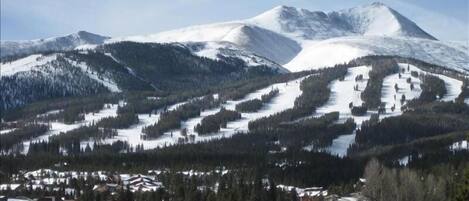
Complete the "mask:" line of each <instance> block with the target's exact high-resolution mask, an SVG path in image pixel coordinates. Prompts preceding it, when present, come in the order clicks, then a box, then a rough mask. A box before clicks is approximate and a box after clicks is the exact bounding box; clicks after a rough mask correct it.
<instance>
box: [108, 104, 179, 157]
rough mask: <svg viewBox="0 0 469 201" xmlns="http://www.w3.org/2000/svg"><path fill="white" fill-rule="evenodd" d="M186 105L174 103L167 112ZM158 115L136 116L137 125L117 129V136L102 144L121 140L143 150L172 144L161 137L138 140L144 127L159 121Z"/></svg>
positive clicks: (167, 138)
mask: <svg viewBox="0 0 469 201" xmlns="http://www.w3.org/2000/svg"><path fill="white" fill-rule="evenodd" d="M185 103H187V102H186V101H185V102H180V103H176V104H174V105H171V106H169V107H168V111H171V110H174V109H176V108H177V107H179V106H181V105H183V104H185ZM160 113H161V111H159V112H158V114H151V115H149V114H138V119H139V123H138V124H136V125H133V126H131V127H130V128H127V129H117V134H118V135H117V136H116V137H114V138H112V139H106V140H104V143H108V144H110V143H113V142H115V141H118V140H121V141H126V142H128V143H129V145H131V146H133V147H136V146H137V145H143V147H144V149H153V148H156V147H161V146H164V145H166V144H167V145H170V144H171V143H174V139H172V138H170V137H168V136H162V137H160V138H157V139H152V140H143V139H141V138H140V135H141V134H142V129H143V128H144V127H146V126H150V125H153V124H155V123H157V122H158V120H159V119H160Z"/></svg>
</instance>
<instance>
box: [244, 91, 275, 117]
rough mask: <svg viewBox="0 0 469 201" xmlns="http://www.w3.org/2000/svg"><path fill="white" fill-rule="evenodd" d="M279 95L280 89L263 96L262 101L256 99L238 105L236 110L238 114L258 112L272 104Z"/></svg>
mask: <svg viewBox="0 0 469 201" xmlns="http://www.w3.org/2000/svg"><path fill="white" fill-rule="evenodd" d="M278 93H279V90H278V89H273V90H271V91H270V92H269V93H267V94H264V95H262V96H261V99H258V98H255V99H252V100H247V101H244V102H241V103H238V104H237V105H236V106H235V109H236V111H238V112H257V111H258V110H260V109H261V108H262V106H263V105H264V104H265V103H268V102H270V101H271V100H272V99H273V98H274V97H276V96H277V95H278Z"/></svg>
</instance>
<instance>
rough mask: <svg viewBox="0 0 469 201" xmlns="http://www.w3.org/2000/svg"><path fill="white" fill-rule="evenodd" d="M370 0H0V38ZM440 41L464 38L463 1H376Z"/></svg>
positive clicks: (145, 27)
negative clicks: (283, 7) (285, 7)
mask: <svg viewBox="0 0 469 201" xmlns="http://www.w3.org/2000/svg"><path fill="white" fill-rule="evenodd" d="M375 1H376V0H79V1H77V0H0V2H1V13H0V16H1V25H0V28H1V30H0V34H1V35H0V39H1V40H29V39H37V38H47V37H54V36H61V35H66V34H70V33H75V32H77V31H80V30H86V31H89V32H93V33H97V34H101V35H107V36H129V35H141V34H150V33H157V32H160V31H165V30H171V29H176V28H181V27H185V26H190V25H197V24H206V23H214V22H222V21H230V20H239V19H245V18H250V17H253V16H256V15H258V14H260V13H262V12H264V11H267V10H269V9H271V8H273V7H275V6H278V5H287V6H294V7H299V8H305V9H308V10H311V11H317V10H320V11H324V12H328V11H334V10H340V9H346V8H351V7H354V6H359V5H365V4H370V3H372V2H375ZM380 2H383V3H384V4H386V5H388V6H390V7H391V8H393V9H395V10H397V11H398V12H399V13H401V14H402V15H404V16H406V17H408V18H409V19H411V20H412V21H414V22H415V23H417V24H418V25H419V26H420V27H421V28H423V29H424V30H425V31H427V32H428V33H430V34H431V35H433V36H435V37H436V38H438V39H440V40H455V41H461V40H466V41H467V40H469V0H382V1H380Z"/></svg>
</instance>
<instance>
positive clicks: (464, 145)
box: [449, 140, 469, 151]
mask: <svg viewBox="0 0 469 201" xmlns="http://www.w3.org/2000/svg"><path fill="white" fill-rule="evenodd" d="M449 149H450V150H452V151H459V150H469V143H468V141H467V140H461V141H459V142H455V143H453V144H452V145H451V146H450V147H449Z"/></svg>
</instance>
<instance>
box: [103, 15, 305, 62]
mask: <svg viewBox="0 0 469 201" xmlns="http://www.w3.org/2000/svg"><path fill="white" fill-rule="evenodd" d="M115 41H135V42H160V43H171V42H181V43H183V42H211V41H217V42H230V43H231V44H229V46H232V44H234V45H237V46H238V47H239V48H240V49H243V50H245V51H249V52H253V53H255V54H257V55H260V56H263V57H266V58H269V59H270V60H272V61H274V62H276V63H279V64H284V63H286V62H288V61H290V60H291V59H292V58H293V57H294V56H295V55H296V54H297V53H298V52H299V51H300V50H301V47H300V45H299V44H298V43H297V42H295V41H294V40H292V39H290V38H287V37H285V36H282V35H280V34H278V33H275V32H272V31H270V30H267V29H263V28H260V27H256V26H252V25H249V24H247V23H244V22H227V23H219V24H209V25H200V26H194V27H187V28H183V29H178V30H173V31H166V32H161V33H158V34H152V35H147V36H131V37H124V38H113V39H111V40H110V42H115ZM225 44H227V43H225Z"/></svg>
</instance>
